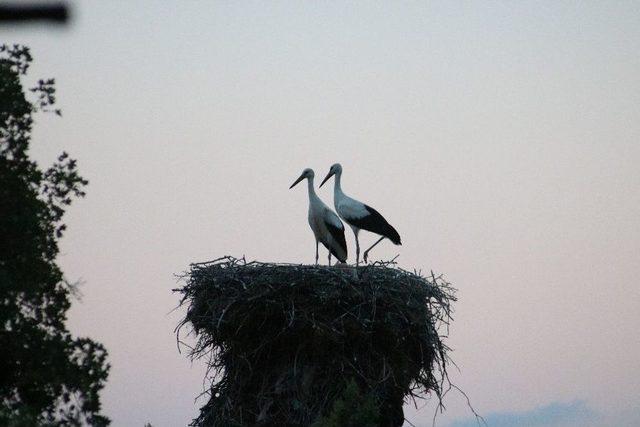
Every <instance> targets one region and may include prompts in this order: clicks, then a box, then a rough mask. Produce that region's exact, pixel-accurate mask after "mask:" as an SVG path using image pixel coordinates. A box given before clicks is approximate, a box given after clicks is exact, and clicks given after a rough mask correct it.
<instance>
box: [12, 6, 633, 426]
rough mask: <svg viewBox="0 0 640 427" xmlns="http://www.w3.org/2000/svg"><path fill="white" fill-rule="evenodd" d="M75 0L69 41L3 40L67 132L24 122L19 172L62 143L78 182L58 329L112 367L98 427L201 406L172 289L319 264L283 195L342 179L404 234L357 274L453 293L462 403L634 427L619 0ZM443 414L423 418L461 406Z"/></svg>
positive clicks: (292, 203)
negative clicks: (446, 284) (71, 299)
mask: <svg viewBox="0 0 640 427" xmlns="http://www.w3.org/2000/svg"><path fill="white" fill-rule="evenodd" d="M74 6H75V7H74V9H73V12H74V19H73V20H72V22H71V25H70V27H69V28H67V29H64V30H60V29H57V30H56V29H42V28H38V27H28V26H27V27H16V28H12V29H7V28H3V29H0V36H1V40H3V41H5V42H10V43H14V42H18V43H24V44H27V45H29V46H31V48H32V53H33V55H34V57H35V64H34V66H33V68H32V71H31V73H30V78H32V79H34V80H35V79H36V78H44V77H55V78H56V80H57V85H58V95H59V96H58V99H59V104H60V107H61V108H62V109H63V118H62V119H59V118H56V117H53V116H50V117H49V116H42V117H40V118H39V120H38V123H37V124H36V132H35V138H34V142H33V149H32V154H33V156H34V157H35V158H37V159H39V160H40V161H42V162H45V163H46V162H50V161H52V160H53V159H54V157H55V156H56V155H57V154H58V153H59V152H60V151H62V150H67V151H69V152H70V153H71V154H72V156H74V157H76V158H78V160H79V167H80V171H81V172H82V174H83V175H84V176H85V177H86V178H88V179H89V180H90V185H89V187H88V196H87V198H86V199H85V200H82V201H79V202H78V203H76V204H75V205H74V206H73V207H72V208H71V210H70V211H69V214H68V216H67V223H68V225H69V231H68V233H67V235H66V237H65V238H64V240H63V242H62V255H61V257H60V263H61V265H62V267H63V269H64V271H65V272H66V274H67V276H68V278H69V279H71V280H78V279H82V280H83V281H84V285H83V286H82V292H83V294H84V298H83V301H82V302H81V303H76V304H75V305H74V307H73V308H72V310H71V315H70V327H71V329H72V331H74V333H77V334H85V335H89V336H91V337H93V338H95V339H97V340H99V341H101V342H103V343H104V344H105V345H106V346H107V348H108V350H109V353H110V361H111V363H112V365H113V368H112V372H111V376H110V380H109V383H108V385H107V387H106V389H105V390H104V393H103V400H104V409H105V413H106V414H107V415H108V416H110V417H111V418H112V419H113V421H114V425H115V426H142V425H143V424H144V423H145V422H152V423H153V425H154V426H155V427H161V426H174V425H184V424H186V423H187V422H188V421H189V420H190V419H191V418H192V417H194V416H195V415H196V414H197V410H198V407H199V405H200V404H202V403H203V401H199V402H196V403H194V397H195V396H196V395H197V394H199V393H200V392H201V391H202V376H203V367H202V365H201V364H200V363H195V364H193V365H191V364H190V363H189V362H188V360H187V359H186V357H185V355H184V354H178V352H177V350H176V344H175V336H174V335H173V328H174V327H175V325H176V323H177V322H178V320H179V318H180V314H181V313H180V312H177V313H172V314H169V312H170V311H171V310H172V309H173V308H174V307H175V305H176V303H177V302H178V299H177V296H176V295H173V294H172V293H171V289H172V288H173V287H176V279H175V277H174V274H176V273H180V272H182V271H184V270H185V269H186V268H187V267H188V264H189V263H190V262H195V261H203V260H208V259H213V258H216V257H218V256H222V255H226V254H231V255H235V256H242V255H246V256H247V257H248V258H249V259H257V260H262V261H283V262H305V263H308V262H313V259H314V251H315V249H314V243H313V238H312V235H311V231H310V230H309V227H308V225H307V222H306V210H307V196H306V194H305V191H304V189H302V188H295V189H294V190H291V191H289V190H288V186H289V185H290V184H291V182H293V180H294V179H295V178H296V177H298V176H299V174H300V172H301V171H302V170H303V169H304V168H305V167H311V168H314V169H315V171H316V175H317V176H320V175H322V176H324V174H325V173H326V172H327V171H328V168H329V166H330V165H331V164H332V163H334V162H341V163H342V165H343V168H344V173H343V179H342V181H343V182H342V184H343V188H344V190H345V192H347V193H348V194H350V195H352V196H354V197H356V198H358V199H360V200H362V201H364V202H366V203H368V204H370V205H372V206H374V207H375V208H376V209H378V210H379V211H380V212H381V213H382V214H383V215H384V216H385V217H386V218H387V219H388V220H389V221H390V222H391V223H392V224H393V225H394V226H395V227H396V228H397V229H398V231H399V232H400V234H401V236H402V240H403V246H402V247H400V248H398V247H395V246H393V245H391V244H389V243H388V242H387V243H383V244H381V245H379V246H378V247H377V248H376V249H375V250H374V251H373V252H372V255H373V256H374V258H375V257H377V258H382V259H389V258H392V257H393V256H395V255H396V254H398V253H399V254H400V257H399V262H400V266H402V267H404V268H407V269H413V268H416V269H422V270H423V271H429V270H431V269H432V270H434V271H436V272H441V273H443V274H444V275H445V276H446V278H447V279H449V280H450V281H451V282H452V283H453V284H454V285H455V286H456V287H457V288H458V289H459V294H458V296H459V298H460V301H459V302H458V303H457V304H456V307H455V309H456V312H455V321H454V323H453V326H452V329H451V337H450V340H449V344H450V346H451V347H453V348H454V349H455V351H454V352H453V353H452V357H453V358H454V360H455V361H456V363H457V364H458V365H459V366H460V368H461V372H459V373H458V372H454V374H453V375H452V377H453V379H454V380H455V382H456V383H457V384H458V385H459V386H460V387H462V388H463V389H464V390H465V391H466V392H467V393H468V394H469V396H470V398H471V399H472V402H473V404H474V405H475V407H476V409H477V410H478V411H480V412H481V413H484V414H490V413H502V412H509V413H513V412H517V413H519V412H526V411H531V410H533V409H535V408H539V407H545V405H549V404H552V403H554V402H560V403H562V404H565V403H566V404H567V405H568V406H570V407H581V406H580V405H578V406H576V405H573V406H572V405H571V404H570V403H571V402H576V401H580V402H585V403H584V405H585V406H586V407H588V408H589V410H591V411H593V412H594V413H598V414H600V418H599V420H597V421H595V420H594V421H593V422H592V423H594V424H593V426H594V427H603V426H607V425H612V424H611V420H613V419H614V417H617V418H615V419H616V420H617V421H616V425H622V426H624V425H629V426H631V425H636V424H635V422H634V421H633V420H636V421H637V414H638V407H639V406H640V405H638V401H637V396H639V395H640V341H639V340H638V329H639V328H640V315H639V314H638V312H639V307H640V291H639V290H638V289H639V288H638V277H640V167H639V166H638V164H639V163H640V144H639V141H640V80H639V79H638V76H640V55H638V52H640V26H638V25H637V24H638V22H640V7H638V4H637V3H634V2H615V3H611V2H580V3H570V2H535V3H525V2H518V3H504V2H482V3H481V2H476V3H453V2H442V3H431V4H429V5H425V4H423V3H422V2H406V3H405V2H403V3H397V2H378V3H360V2H359V3H350V4H344V3H343V2H329V3H326V2H325V3H311V2H308V3H299V2H290V3H286V2H277V3H266V2H242V3H236V2H219V3H210V2H200V3H195V2H189V3H182V2H181V3H178V2H175V3H169V2H165V3H159V2H143V1H140V2H124V1H120V2H117V1H112V2H91V3H85V2H82V3H81V2H78V3H77V4H74ZM318 194H319V195H320V197H321V198H323V199H324V201H325V202H326V203H327V204H329V205H332V204H333V203H332V194H331V186H329V187H327V188H325V187H323V188H322V189H320V190H319V191H318ZM373 241H374V236H372V235H366V234H365V235H363V236H362V244H363V246H364V245H367V244H370V243H371V242H373ZM347 243H348V244H349V245H350V251H351V252H352V253H353V245H354V241H353V236H352V234H351V233H350V232H349V231H348V234H347ZM321 259H322V260H324V259H325V256H324V255H323V256H322V257H321ZM448 402H449V405H448V407H449V410H448V411H447V413H446V414H444V415H443V416H442V417H441V418H440V421H439V424H438V425H446V424H447V423H448V422H450V421H452V420H457V419H461V418H466V417H468V416H469V415H470V414H469V411H468V410H466V408H465V406H464V402H463V399H462V398H461V397H460V396H456V395H453V394H452V395H451V396H450V399H449V401H448ZM432 413H433V405H427V407H426V408H425V409H423V410H422V411H419V412H417V413H416V412H415V411H413V410H408V414H409V419H410V420H411V421H412V422H413V423H414V424H416V425H430V423H431V416H432ZM620 414H630V415H629V416H626V415H620ZM625 417H626V418H625ZM633 417H636V418H633ZM607 420H608V421H607ZM567 423H568V424H567ZM625 423H627V424H625ZM554 425H555V424H554ZM558 425H560V424H558ZM562 425H567V426H569V425H574V426H578V425H584V420H582V421H576V422H575V423H574V424H571V421H566V422H565V424H562Z"/></svg>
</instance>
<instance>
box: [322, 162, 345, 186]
mask: <svg viewBox="0 0 640 427" xmlns="http://www.w3.org/2000/svg"><path fill="white" fill-rule="evenodd" d="M341 174H342V166H341V165H340V163H334V164H333V165H332V166H331V168H330V169H329V173H328V174H327V176H325V177H324V179H323V180H322V182H321V183H320V187H322V184H324V183H325V182H327V180H328V179H329V178H331V177H332V176H333V175H338V176H339V175H341ZM320 187H318V188H320Z"/></svg>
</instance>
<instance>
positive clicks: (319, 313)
mask: <svg viewBox="0 0 640 427" xmlns="http://www.w3.org/2000/svg"><path fill="white" fill-rule="evenodd" d="M185 281H186V285H185V286H184V287H182V288H180V289H178V290H177V291H179V292H180V293H182V301H181V304H188V312H187V315H186V317H185V318H184V320H183V321H182V322H181V323H180V325H179V326H178V328H177V331H178V340H179V341H180V329H181V328H182V327H183V326H184V325H187V324H190V326H191V330H192V332H193V333H194V334H195V337H196V345H195V346H194V347H192V348H190V356H191V357H192V358H200V357H203V356H208V359H207V363H208V366H209V369H210V370H209V375H208V379H209V380H211V385H210V388H209V390H208V392H207V393H208V395H209V401H208V402H207V403H206V404H205V405H204V406H203V407H202V408H201V411H200V415H199V416H198V417H197V418H196V419H195V420H194V421H193V423H192V424H193V425H195V426H235V425H265V426H266V425H283V426H284V425H300V426H307V425H311V424H312V423H313V422H315V421H317V420H318V419H319V418H320V417H322V416H324V415H326V414H327V413H328V411H330V410H331V407H332V404H333V402H334V401H335V400H336V399H337V398H338V397H339V396H340V394H341V393H342V392H343V390H344V388H345V384H346V383H347V381H348V380H353V381H356V382H357V384H358V386H359V387H360V388H361V389H362V390H365V391H366V392H367V393H371V394H372V395H374V396H375V397H376V399H377V401H378V402H379V405H380V408H381V411H382V413H383V414H382V415H383V421H382V422H381V425H398V424H397V419H398V417H402V403H403V402H404V401H405V400H406V399H407V398H411V397H413V398H415V397H418V396H424V395H429V394H431V393H435V395H436V396H437V397H438V398H439V399H440V398H441V396H442V392H443V390H442V388H443V384H444V381H445V379H446V367H447V362H448V358H447V354H446V352H447V347H446V346H445V344H444V343H443V341H442V340H443V336H441V335H440V333H439V330H440V332H442V329H441V328H442V327H444V328H445V329H444V330H445V331H446V329H447V327H448V324H449V320H450V313H451V307H450V304H451V302H452V301H455V296H454V290H453V289H452V288H451V287H450V286H449V284H448V283H446V282H445V281H444V280H443V279H442V278H441V277H435V276H434V275H433V274H431V276H430V277H429V278H425V277H422V276H421V275H420V274H418V273H411V272H408V271H405V270H402V269H399V268H396V267H395V266H394V265H393V264H390V263H376V264H372V265H367V266H363V267H358V268H356V267H350V266H349V267H347V266H334V267H329V266H310V265H291V264H270V263H259V262H249V263H248V262H246V261H245V260H244V259H242V260H238V259H235V258H232V257H225V258H221V259H218V260H215V261H211V262H208V263H199V264H192V265H191V269H190V271H189V273H187V274H186V275H185ZM398 411H400V412H398ZM385 417H387V418H388V419H389V421H384V419H385ZM392 419H395V420H396V421H392Z"/></svg>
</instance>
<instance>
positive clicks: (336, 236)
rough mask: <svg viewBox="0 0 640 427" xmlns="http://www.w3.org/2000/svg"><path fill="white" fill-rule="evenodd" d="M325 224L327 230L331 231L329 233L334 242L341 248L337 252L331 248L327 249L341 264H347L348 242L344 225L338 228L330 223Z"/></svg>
mask: <svg viewBox="0 0 640 427" xmlns="http://www.w3.org/2000/svg"><path fill="white" fill-rule="evenodd" d="M336 219H337V217H336ZM338 221H339V220H338ZM324 224H325V225H326V226H327V230H329V233H331V236H332V237H333V240H334V241H335V242H336V243H337V244H338V245H339V246H340V249H341V250H336V248H330V247H327V249H328V250H329V252H331V254H332V255H333V256H334V257H336V258H338V259H339V260H340V261H341V262H347V240H346V239H345V237H344V225H342V224H340V225H342V227H336V226H335V225H334V224H331V223H330V222H328V221H325V222H324Z"/></svg>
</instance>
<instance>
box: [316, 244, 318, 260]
mask: <svg viewBox="0 0 640 427" xmlns="http://www.w3.org/2000/svg"><path fill="white" fill-rule="evenodd" d="M316 265H318V241H317V240H316Z"/></svg>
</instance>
